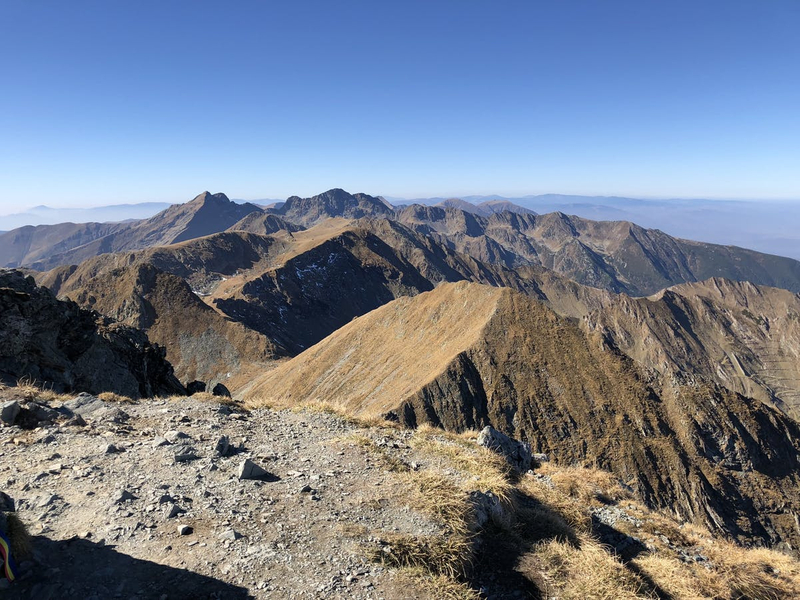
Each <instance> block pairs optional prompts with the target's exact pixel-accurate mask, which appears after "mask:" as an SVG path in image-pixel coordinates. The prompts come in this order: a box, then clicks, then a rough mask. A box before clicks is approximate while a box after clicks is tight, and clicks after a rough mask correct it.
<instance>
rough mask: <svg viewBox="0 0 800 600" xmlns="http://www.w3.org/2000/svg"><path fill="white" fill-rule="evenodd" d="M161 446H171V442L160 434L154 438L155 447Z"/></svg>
mask: <svg viewBox="0 0 800 600" xmlns="http://www.w3.org/2000/svg"><path fill="white" fill-rule="evenodd" d="M161 446H169V442H168V441H167V440H166V439H165V438H163V437H161V436H158V437H157V438H155V439H154V440H153V448H160V447H161Z"/></svg>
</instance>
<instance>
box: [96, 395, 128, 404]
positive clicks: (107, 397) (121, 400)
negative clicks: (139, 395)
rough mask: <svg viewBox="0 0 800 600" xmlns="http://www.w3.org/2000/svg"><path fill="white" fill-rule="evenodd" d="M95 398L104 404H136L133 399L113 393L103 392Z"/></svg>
mask: <svg viewBox="0 0 800 600" xmlns="http://www.w3.org/2000/svg"><path fill="white" fill-rule="evenodd" d="M97 397H98V398H100V400H104V401H106V402H117V403H120V404H136V402H137V401H136V400H134V399H133V398H129V397H128V396H122V395H120V394H115V393H114V392H103V393H102V394H98V395H97Z"/></svg>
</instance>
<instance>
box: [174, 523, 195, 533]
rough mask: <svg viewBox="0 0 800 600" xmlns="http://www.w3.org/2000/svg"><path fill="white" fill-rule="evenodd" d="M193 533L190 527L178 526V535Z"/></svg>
mask: <svg viewBox="0 0 800 600" xmlns="http://www.w3.org/2000/svg"><path fill="white" fill-rule="evenodd" d="M193 532H194V529H192V528H191V527H190V526H189V525H178V535H191V534H192V533H193Z"/></svg>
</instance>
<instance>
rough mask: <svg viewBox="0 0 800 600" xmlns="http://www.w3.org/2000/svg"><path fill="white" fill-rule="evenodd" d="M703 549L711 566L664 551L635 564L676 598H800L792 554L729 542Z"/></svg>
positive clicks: (799, 578)
mask: <svg viewBox="0 0 800 600" xmlns="http://www.w3.org/2000/svg"><path fill="white" fill-rule="evenodd" d="M700 550H701V553H702V554H704V555H705V556H707V557H708V558H709V560H708V561H707V562H702V563H689V564H687V563H684V562H682V561H680V560H678V559H677V558H676V557H674V556H669V555H668V554H667V553H665V552H660V553H658V554H647V555H644V556H641V557H638V558H637V559H635V561H634V564H635V566H636V567H637V568H638V569H640V571H641V572H642V573H643V574H645V575H647V576H648V577H649V578H650V579H651V580H652V581H653V582H654V583H656V584H657V585H658V586H659V587H660V588H661V589H663V590H664V591H665V592H667V593H669V594H671V595H672V596H674V597H675V598H736V599H738V598H752V599H754V600H782V599H784V598H799V597H800V564H798V561H797V560H796V559H794V558H792V557H790V556H787V555H785V554H781V553H780V552H776V551H773V550H768V549H764V548H753V549H746V548H741V547H739V546H735V545H734V544H731V543H728V542H724V541H716V542H714V543H712V544H709V545H707V546H703V547H701V548H700Z"/></svg>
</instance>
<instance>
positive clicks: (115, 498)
mask: <svg viewBox="0 0 800 600" xmlns="http://www.w3.org/2000/svg"><path fill="white" fill-rule="evenodd" d="M128 500H136V496H134V495H133V494H131V493H130V492H129V491H128V490H117V491H116V492H114V494H113V495H112V496H111V503H112V504H122V503H123V502H126V501H128Z"/></svg>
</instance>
